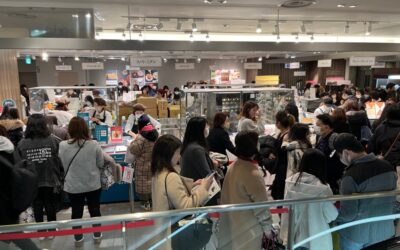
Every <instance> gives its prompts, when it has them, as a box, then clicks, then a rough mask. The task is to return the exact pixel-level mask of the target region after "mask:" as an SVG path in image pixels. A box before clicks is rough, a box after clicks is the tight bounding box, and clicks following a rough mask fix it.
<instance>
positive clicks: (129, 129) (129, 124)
mask: <svg viewBox="0 0 400 250" xmlns="http://www.w3.org/2000/svg"><path fill="white" fill-rule="evenodd" d="M145 111H146V107H145V106H144V105H143V104H140V103H137V104H135V105H133V112H132V114H130V115H129V117H128V120H127V121H126V125H125V128H124V131H125V133H127V134H129V135H130V136H132V137H133V138H136V136H137V134H138V133H139V125H138V121H139V118H140V117H141V116H142V115H143V114H145ZM147 116H148V117H149V119H150V123H151V125H153V127H154V128H155V129H157V130H158V131H159V130H160V128H161V124H160V123H159V122H158V121H157V120H156V119H154V118H153V117H151V116H150V115H147Z"/></svg>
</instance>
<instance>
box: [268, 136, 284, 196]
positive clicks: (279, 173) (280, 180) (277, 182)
mask: <svg viewBox="0 0 400 250" xmlns="http://www.w3.org/2000/svg"><path fill="white" fill-rule="evenodd" d="M286 134H287V133H284V134H280V135H279V136H278V139H277V141H276V146H275V148H276V152H277V155H276V158H277V163H276V168H275V179H274V182H273V183H272V186H271V188H270V189H271V196H272V198H274V200H282V199H283V197H284V194H285V180H286V173H287V165H288V157H287V150H286V147H282V144H283V138H284V137H285V135H286Z"/></svg>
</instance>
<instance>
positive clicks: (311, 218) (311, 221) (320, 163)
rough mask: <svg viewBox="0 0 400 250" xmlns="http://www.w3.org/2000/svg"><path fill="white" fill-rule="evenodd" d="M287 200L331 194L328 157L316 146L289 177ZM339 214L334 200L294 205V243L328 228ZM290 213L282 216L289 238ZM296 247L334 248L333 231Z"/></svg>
mask: <svg viewBox="0 0 400 250" xmlns="http://www.w3.org/2000/svg"><path fill="white" fill-rule="evenodd" d="M285 190H286V193H285V200H286V199H304V198H311V197H327V196H332V195H333V193H332V190H331V189H330V187H329V185H328V184H327V180H326V158H325V156H324V154H323V153H322V152H321V151H319V150H317V149H308V150H306V151H305V152H304V154H303V158H302V159H301V162H300V166H299V172H298V173H296V174H294V175H292V176H290V177H289V178H288V179H286V187H285ZM337 216H338V211H337V209H336V208H335V206H334V205H333V203H332V202H318V203H307V204H298V205H294V219H295V221H294V225H295V228H294V243H298V242H300V241H302V240H305V239H307V238H308V237H310V236H313V235H315V234H317V233H320V232H323V231H325V230H328V229H329V224H328V223H330V222H331V221H333V220H335V219H336V217H337ZM287 222H288V215H287V214H285V215H283V216H282V230H281V238H282V239H283V240H287V230H288V228H287V225H288V224H287ZM297 249H308V250H319V249H324V250H332V249H333V245H332V237H331V234H327V235H324V236H322V237H319V238H317V239H315V240H312V241H310V242H308V243H306V244H304V245H302V246H301V247H299V248H297Z"/></svg>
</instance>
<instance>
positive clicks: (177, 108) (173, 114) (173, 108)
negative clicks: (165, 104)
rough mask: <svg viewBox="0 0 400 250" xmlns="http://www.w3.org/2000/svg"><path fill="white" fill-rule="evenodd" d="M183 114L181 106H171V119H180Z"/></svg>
mask: <svg viewBox="0 0 400 250" xmlns="http://www.w3.org/2000/svg"><path fill="white" fill-rule="evenodd" d="M180 113H181V107H180V106H179V105H171V106H170V107H169V117H171V118H178V116H180Z"/></svg>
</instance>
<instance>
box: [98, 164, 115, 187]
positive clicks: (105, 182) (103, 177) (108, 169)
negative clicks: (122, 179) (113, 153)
mask: <svg viewBox="0 0 400 250" xmlns="http://www.w3.org/2000/svg"><path fill="white" fill-rule="evenodd" d="M100 183H101V189H103V190H107V189H109V188H110V187H111V186H112V185H114V183H115V180H114V175H113V169H112V166H111V163H110V162H106V163H105V164H104V168H103V169H102V170H101V171H100Z"/></svg>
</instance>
